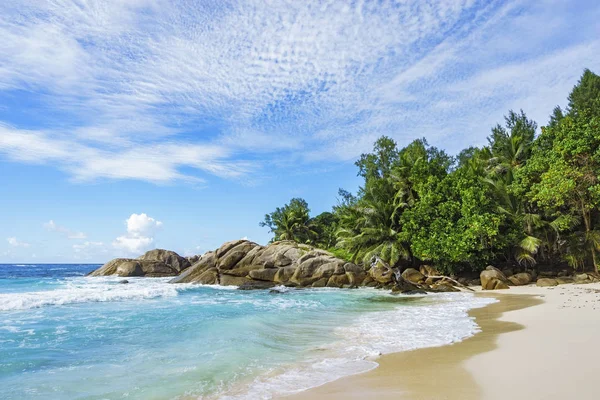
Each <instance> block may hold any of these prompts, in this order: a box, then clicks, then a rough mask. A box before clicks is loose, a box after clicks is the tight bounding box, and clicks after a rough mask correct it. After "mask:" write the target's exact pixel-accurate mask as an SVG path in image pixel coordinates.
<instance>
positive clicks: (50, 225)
mask: <svg viewBox="0 0 600 400" xmlns="http://www.w3.org/2000/svg"><path fill="white" fill-rule="evenodd" d="M44 228H46V229H47V230H49V231H51V232H58V233H60V234H62V235H64V236H66V237H67V238H69V239H86V238H87V235H86V234H85V233H83V232H77V231H72V230H71V229H69V228H67V227H64V226H61V225H58V224H57V223H56V222H54V220H50V221H48V222H46V223H44Z"/></svg>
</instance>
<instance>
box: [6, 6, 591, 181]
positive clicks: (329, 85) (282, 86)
mask: <svg viewBox="0 0 600 400" xmlns="http://www.w3.org/2000/svg"><path fill="white" fill-rule="evenodd" d="M598 18H600V6H599V5H598V4H597V2H591V1H586V0H574V1H573V2H568V4H567V2H564V1H561V0H540V1H536V2H530V1H526V0H508V1H499V0H493V1H488V0H448V1H442V2H440V1H433V0H407V1H403V2H396V1H388V0H384V1H367V0H365V1H356V2H347V1H343V0H331V1H322V0H307V1H301V2H264V1H260V0H244V1H242V0H240V1H236V0H224V1H221V2H204V1H194V0H191V1H186V2H180V1H178V2H175V1H169V0H136V1H133V2H131V1H109V2H107V1H103V0H88V1H85V2H81V1H76V0H55V1H45V2H37V1H30V0H16V1H11V2H3V3H2V4H0V36H1V37H2V38H3V39H4V40H2V41H1V43H0V96H2V97H5V98H6V99H7V101H4V102H3V103H5V104H7V106H5V108H4V109H3V110H0V153H2V154H4V156H5V157H7V158H8V159H10V160H13V161H16V162H23V163H38V164H39V163H44V164H50V165H53V166H56V167H57V168H60V169H61V170H63V171H65V172H66V173H68V174H69V175H70V176H72V178H73V179H75V180H77V181H90V180H95V179H99V178H107V179H130V180H142V181H149V182H153V183H168V182H189V183H202V182H204V181H205V180H206V179H207V177H219V178H226V179H240V178H245V177H247V176H249V175H253V176H256V175H258V174H260V173H261V172H262V173H265V171H268V170H269V168H268V167H269V166H272V165H277V166H284V167H287V168H297V166H298V165H311V164H314V163H323V162H339V161H345V160H349V159H352V158H354V157H356V156H357V155H358V154H360V153H361V152H363V151H365V150H368V149H369V148H370V146H371V144H372V142H373V140H374V139H375V138H376V137H377V136H380V135H382V134H385V135H388V136H391V137H393V138H395V139H396V140H397V141H399V142H400V144H406V143H407V142H408V141H410V140H412V139H414V138H417V137H422V136H427V137H428V138H429V139H430V141H431V142H432V144H435V145H440V146H442V147H445V148H447V149H449V150H451V151H457V150H459V149H460V148H461V147H464V146H466V145H470V144H473V143H484V142H485V136H486V135H487V134H488V131H489V127H490V126H492V125H493V123H494V122H496V121H498V120H501V118H502V114H503V113H505V112H506V110H507V109H508V108H511V107H512V108H521V107H523V108H525V111H528V108H530V109H531V112H530V116H532V117H534V118H535V119H537V120H539V121H540V122H542V123H543V122H544V119H545V118H546V117H547V115H548V114H549V113H550V111H551V109H552V107H553V106H554V105H556V104H558V103H560V102H562V101H563V99H564V97H565V91H566V90H568V88H569V87H570V86H572V85H573V84H574V83H575V81H576V79H577V77H578V76H579V75H580V73H581V71H582V70H583V68H584V67H589V68H592V69H597V68H600V60H599V59H598V56H597V54H599V53H600V40H599V39H598V31H597V24H596V21H597V20H598ZM15 98H16V99H18V100H19V101H8V100H12V99H15ZM23 103H24V104H27V107H26V109H25V110H21V109H19V110H17V108H16V107H19V105H20V104H23ZM13 104H15V105H14V106H13ZM16 111H20V112H23V113H25V114H26V117H27V118H21V119H19V118H15V117H13V115H14V114H16ZM24 121H29V122H24Z"/></svg>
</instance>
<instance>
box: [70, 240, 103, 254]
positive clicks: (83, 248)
mask: <svg viewBox="0 0 600 400" xmlns="http://www.w3.org/2000/svg"><path fill="white" fill-rule="evenodd" d="M102 246H104V243H102V242H90V241H85V242H83V243H80V244H74V245H73V250H74V251H75V253H81V252H84V251H86V250H88V249H91V248H97V247H102Z"/></svg>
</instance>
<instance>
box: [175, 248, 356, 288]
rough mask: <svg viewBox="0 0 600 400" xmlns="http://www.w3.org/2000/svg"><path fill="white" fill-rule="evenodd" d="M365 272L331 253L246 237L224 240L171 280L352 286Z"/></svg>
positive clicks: (227, 283)
mask: <svg viewBox="0 0 600 400" xmlns="http://www.w3.org/2000/svg"><path fill="white" fill-rule="evenodd" d="M366 277H367V273H366V271H365V270H364V269H363V268H361V267H359V266H357V265H355V264H352V263H349V262H347V261H344V260H342V259H339V258H337V257H335V256H334V255H333V254H331V253H329V252H326V251H323V250H318V249H315V248H313V247H310V246H307V245H302V244H298V243H296V242H292V241H281V242H275V243H271V244H269V245H267V246H261V245H258V244H256V243H253V242H250V241H248V240H236V241H233V242H227V243H225V244H223V245H222V246H221V247H219V248H218V249H217V250H215V251H209V252H208V253H206V254H204V255H202V256H201V257H200V259H199V260H198V261H197V262H196V263H195V264H194V265H192V266H191V267H190V268H188V269H187V270H186V271H184V272H183V273H182V274H181V275H179V276H178V277H176V278H174V279H173V280H172V281H171V282H172V283H202V284H220V285H235V286H240V287H241V288H245V287H246V286H248V285H251V286H256V282H257V281H258V282H264V283H263V284H262V285H260V286H261V287H267V286H269V285H271V286H275V285H287V286H299V287H337V288H341V287H356V286H361V285H363V283H364V281H365V278H366Z"/></svg>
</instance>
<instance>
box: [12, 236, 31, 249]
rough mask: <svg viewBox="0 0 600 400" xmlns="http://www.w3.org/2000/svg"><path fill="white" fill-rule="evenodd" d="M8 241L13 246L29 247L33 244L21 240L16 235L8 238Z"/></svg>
mask: <svg viewBox="0 0 600 400" xmlns="http://www.w3.org/2000/svg"><path fill="white" fill-rule="evenodd" d="M6 241H7V242H8V244H9V245H11V246H12V247H29V246H31V244H29V243H27V242H21V241H19V240H18V239H17V238H16V237H9V238H6Z"/></svg>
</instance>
